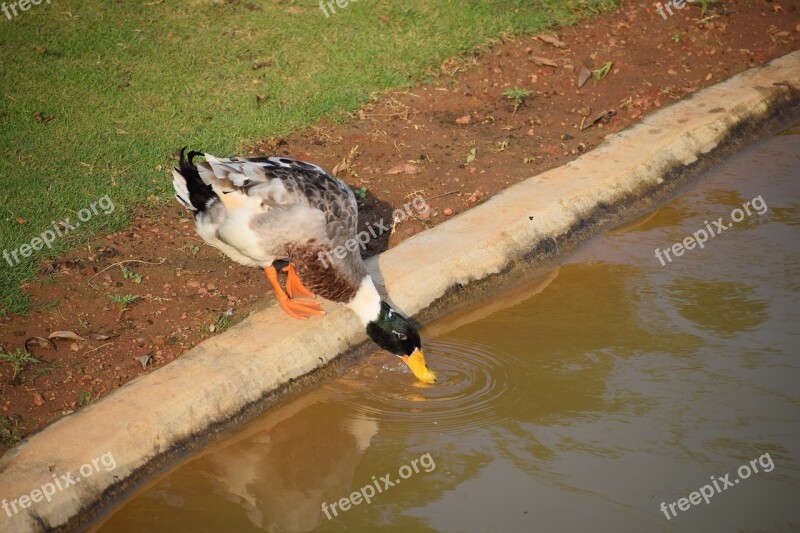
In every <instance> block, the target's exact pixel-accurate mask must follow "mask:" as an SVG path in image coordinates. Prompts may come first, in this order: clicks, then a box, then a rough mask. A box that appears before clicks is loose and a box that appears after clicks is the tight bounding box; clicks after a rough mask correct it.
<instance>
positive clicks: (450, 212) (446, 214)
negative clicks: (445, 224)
mask: <svg viewBox="0 0 800 533" xmlns="http://www.w3.org/2000/svg"><path fill="white" fill-rule="evenodd" d="M442 213H444V216H446V217H449V216H450V215H452V214H453V210H452V209H450V208H449V207H445V208H444V210H443V211H442Z"/></svg>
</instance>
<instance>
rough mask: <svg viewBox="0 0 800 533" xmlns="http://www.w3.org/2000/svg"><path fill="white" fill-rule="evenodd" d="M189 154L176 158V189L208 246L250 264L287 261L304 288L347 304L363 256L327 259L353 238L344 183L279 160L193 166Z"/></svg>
mask: <svg viewBox="0 0 800 533" xmlns="http://www.w3.org/2000/svg"><path fill="white" fill-rule="evenodd" d="M194 154H196V153H195V152H192V153H190V154H189V156H190V157H189V160H186V159H185V158H184V157H183V153H182V154H181V164H180V168H177V169H175V173H174V175H175V181H174V185H175V190H176V194H177V197H178V200H180V201H181V203H183V204H184V205H185V206H186V207H187V208H189V209H191V210H193V211H194V212H195V213H194V216H195V225H196V227H197V232H198V234H200V236H201V237H203V239H204V240H205V241H206V242H208V243H209V244H211V245H212V246H215V247H216V248H218V249H220V250H221V251H223V252H224V253H225V254H226V255H228V256H229V257H231V258H232V259H233V260H235V261H237V262H239V263H242V264H245V265H250V266H261V267H266V266H269V265H270V264H272V262H273V261H274V260H276V259H283V258H286V257H288V258H289V260H290V261H291V262H292V264H294V266H295V270H296V271H297V274H298V277H299V278H300V280H301V281H302V282H303V284H304V285H305V286H306V287H307V288H308V289H309V290H311V291H313V292H314V293H316V294H317V295H319V296H322V297H323V298H327V299H329V300H333V301H337V302H348V301H350V300H351V299H352V298H353V296H354V295H355V293H356V291H357V290H358V287H359V283H360V282H361V280H362V279H363V278H364V276H365V275H366V269H365V268H364V263H363V260H362V259H361V254H360V253H359V250H358V249H356V250H355V251H349V250H348V251H346V254H344V257H343V258H339V257H337V256H336V255H335V254H334V253H333V251H334V250H336V249H337V247H340V246H341V247H344V246H345V245H346V244H347V242H348V241H349V240H350V239H355V234H356V227H357V224H358V205H357V204H356V199H355V195H354V194H353V191H352V190H351V189H350V187H348V186H347V184H345V183H344V182H342V181H341V180H338V179H336V178H334V177H332V176H330V175H329V174H328V173H327V172H325V171H324V170H323V169H322V168H320V167H318V166H317V165H313V164H311V163H305V162H302V161H296V160H293V159H288V158H285V157H255V158H243V157H236V158H228V159H223V158H216V157H214V156H212V155H209V154H206V155H205V157H206V161H204V162H201V163H198V164H197V165H196V166H195V165H194V164H193V163H192V161H191V159H192V156H193V155H194ZM209 187H210V190H209ZM198 204H199V205H198ZM351 247H352V245H351ZM341 250H342V249H341V248H340V254H339V255H342V252H341Z"/></svg>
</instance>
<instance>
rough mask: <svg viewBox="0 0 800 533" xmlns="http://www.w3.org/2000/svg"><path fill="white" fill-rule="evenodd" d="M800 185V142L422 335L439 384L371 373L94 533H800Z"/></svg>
mask: <svg viewBox="0 0 800 533" xmlns="http://www.w3.org/2000/svg"><path fill="white" fill-rule="evenodd" d="M798 169H800V128H798V127H795V128H793V129H792V130H789V131H787V132H785V133H784V134H783V135H778V136H775V137H772V138H770V139H768V140H766V141H764V142H762V143H760V144H759V145H756V146H754V147H751V148H749V149H747V150H746V151H745V152H743V153H741V154H739V155H738V156H736V157H734V158H732V159H731V160H729V161H728V162H726V163H725V164H724V165H721V166H720V167H718V168H717V169H715V170H714V171H713V172H711V173H709V175H707V176H706V177H705V178H704V179H703V180H701V181H699V182H698V183H697V184H695V185H694V186H693V187H692V188H690V189H689V190H687V191H686V192H685V193H684V194H682V195H681V196H680V197H679V198H677V199H675V200H673V201H672V202H670V203H668V204H666V205H664V206H663V207H661V208H660V209H658V210H657V211H655V212H654V213H651V214H649V215H647V216H646V217H644V218H642V219H640V220H637V221H635V222H632V223H630V224H627V225H626V226H624V227H621V228H617V229H615V230H613V231H611V232H609V233H607V234H606V235H604V236H602V237H600V238H598V239H595V240H593V241H592V242H590V243H588V244H587V245H586V246H584V247H582V248H581V249H580V250H579V251H578V252H577V253H576V254H574V255H572V256H571V257H569V258H568V259H567V260H566V261H565V262H564V263H563V264H562V265H561V266H560V267H559V268H558V269H557V270H554V271H552V272H550V273H549V274H547V275H546V276H543V277H542V278H540V279H536V280H532V281H531V282H530V283H528V284H527V285H525V286H523V287H520V288H518V289H516V290H514V291H512V292H510V293H506V294H501V295H498V296H496V297H494V298H492V299H491V300H490V301H486V302H482V303H481V304H480V305H478V306H473V307H471V308H468V309H464V310H461V311H459V312H457V313H454V314H453V315H452V316H449V317H446V318H444V319H442V320H439V321H437V322H435V323H433V324H431V325H430V326H428V327H427V330H426V332H425V338H426V346H427V348H426V352H427V353H428V359H429V363H430V365H431V366H432V367H433V368H434V369H436V370H437V371H438V372H439V377H440V383H439V384H437V385H435V386H427V385H422V384H419V383H417V382H415V381H414V379H413V377H412V376H411V375H410V374H409V373H408V371H407V370H406V369H405V368H404V367H403V366H402V364H400V361H399V360H396V359H395V358H394V357H393V356H390V355H387V354H376V355H374V356H371V357H368V358H366V359H364V360H362V361H361V362H359V364H357V365H356V366H355V367H352V368H350V369H348V370H347V371H346V372H345V373H344V374H343V375H341V376H340V377H339V378H337V379H335V380H334V381H331V382H328V383H325V384H323V385H321V386H320V387H319V388H317V389H315V390H313V391H310V392H309V393H307V394H304V395H302V396H300V397H298V398H295V399H293V400H292V401H290V402H288V403H286V404H284V405H282V406H280V407H278V408H276V409H273V410H271V411H270V412H268V413H265V414H264V415H262V416H261V417H260V418H259V419H257V420H255V421H253V422H252V423H250V424H248V425H247V426H245V427H243V428H241V429H240V430H239V431H237V432H236V433H235V434H233V435H232V436H230V437H228V438H227V439H225V440H224V441H222V442H220V443H217V444H215V445H213V446H211V447H209V448H208V449H206V450H205V451H203V452H202V453H199V454H197V455H196V456H193V457H190V458H188V459H187V460H186V461H184V462H183V463H181V464H180V465H178V466H177V467H175V468H173V469H172V470H171V471H169V472H167V473H166V474H163V475H161V476H159V477H158V478H157V479H154V480H151V481H150V482H149V483H148V484H147V485H146V486H144V487H142V488H141V489H140V490H139V492H138V493H137V494H136V495H134V496H133V497H132V498H130V499H129V500H128V501H127V502H126V503H124V504H123V505H122V506H120V507H118V508H117V509H116V510H114V511H112V513H111V514H110V515H108V516H106V517H104V522H103V523H102V524H99V525H97V526H96V528H95V530H96V531H102V532H175V531H193V532H199V531H209V532H217V531H220V532H222V531H235V532H247V531H270V532H302V531H398V532H401V531H402V532H405V531H448V532H449V531H453V532H455V531H468V532H473V531H474V532H494V531H539V530H541V531H587V530H591V531H662V530H663V531H666V530H675V529H677V530H681V531H700V530H703V531H733V530H767V531H781V530H792V529H794V530H797V528H799V527H800V507H799V506H798V502H800V469H799V468H798V460H799V459H800V424H799V422H800V387H799V386H798V384H799V383H800V328H798V323H799V322H800V320H799V319H800V276H798V272H799V271H800V267H798V264H800V234H799V233H798V226H800V180H798V177H800V171H799V170H798ZM754 199H755V200H754ZM759 199H760V200H759ZM747 202H750V204H748V206H747V207H746V208H743V206H744V205H745V204H746V203H747ZM736 209H742V211H741V214H740V213H739V212H736V211H735V210H736ZM748 210H749V211H750V214H749V215H748V214H747V211H748ZM732 216H733V217H734V218H738V219H740V220H739V221H734V220H732V218H731V217H732ZM719 217H722V219H723V220H722V221H721V223H722V225H723V226H725V227H726V229H725V230H724V231H721V233H719V234H718V235H715V236H713V237H712V236H710V234H709V237H708V239H707V241H706V242H705V243H703V247H702V248H700V247H698V245H697V244H695V246H694V247H693V248H692V249H690V250H689V249H685V250H684V251H683V252H682V253H681V255H680V256H675V254H674V252H673V251H672V250H670V257H671V258H672V261H671V262H670V261H667V260H666V258H665V259H664V263H665V264H664V265H662V264H661V263H660V261H659V260H658V259H657V257H656V255H655V250H656V249H657V248H658V249H660V250H662V256H663V250H664V249H665V248H668V247H672V245H673V243H678V242H682V241H684V239H686V237H687V236H691V235H693V234H694V233H695V232H698V231H699V230H701V229H705V230H706V233H710V232H709V230H712V231H714V232H715V233H716V232H717V231H720V230H718V229H717V226H716V225H715V224H714V222H713V221H714V220H718V218H719ZM706 221H707V222H706ZM702 238H703V235H702V233H697V239H702ZM689 244H690V243H689ZM678 251H680V250H679V249H678ZM745 464H746V465H747V466H746V467H742V465H745ZM756 470H757V472H756ZM387 475H388V476H387ZM726 475H727V477H726ZM390 485H391V486H390ZM367 487H369V488H367ZM701 491H704V492H705V495H706V496H705V497H704V496H703V494H701ZM354 492H358V494H359V495H358V496H351V494H353V493H354ZM693 492H697V495H696V496H693V495H692V493H693ZM370 493H373V494H372V495H371V494H370ZM348 497H350V498H351V501H350V502H346V501H345V502H343V501H341V500H342V499H343V498H348ZM367 497H369V499H370V502H371V503H368V502H367V501H365V499H366V498H367ZM682 498H686V500H681V499H682ZM690 498H691V499H693V500H694V502H699V503H696V504H695V503H694V502H693V501H692V500H691V499H690ZM706 499H707V501H708V503H706ZM662 502H663V503H664V506H663V508H662ZM356 503H357V505H355V504H356ZM323 504H325V508H324V509H323ZM670 504H672V506H671V509H670ZM334 505H335V507H334ZM682 508H683V509H685V510H682ZM328 516H330V518H328ZM667 516H669V517H670V518H669V519H667Z"/></svg>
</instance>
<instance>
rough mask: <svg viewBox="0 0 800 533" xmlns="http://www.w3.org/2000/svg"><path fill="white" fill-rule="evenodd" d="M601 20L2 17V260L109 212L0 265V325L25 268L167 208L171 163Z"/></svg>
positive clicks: (517, 3) (356, 11) (410, 15)
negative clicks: (504, 44)
mask: <svg viewBox="0 0 800 533" xmlns="http://www.w3.org/2000/svg"><path fill="white" fill-rule="evenodd" d="M340 1H341V0H340ZM335 6H336V4H335V2H334V7H335ZM613 7H614V0H574V1H564V0H541V1H538V2H531V1H529V0H482V1H477V0H475V1H471V0H470V1H456V0H435V1H431V0H404V1H403V2H397V1H390V0H360V1H358V2H355V3H352V4H351V5H349V6H348V7H346V8H345V9H340V8H336V11H337V12H336V13H335V14H333V15H331V16H329V17H328V18H326V16H325V15H324V14H323V12H322V10H321V9H320V7H319V4H318V2H315V1H313V0H308V1H304V0H303V1H292V0H227V1H223V0H185V1H178V0H162V1H159V0H153V1H147V0H137V1H135V2H122V1H116V2H109V1H101V0H81V1H78V0H74V1H73V0H51V3H49V4H48V3H47V0H43V1H42V2H41V4H40V5H31V6H30V7H29V9H28V10H27V11H24V12H23V11H20V10H19V8H17V11H18V15H17V16H16V17H13V13H11V12H10V11H9V12H10V13H11V14H12V19H11V20H9V19H8V18H7V17H6V16H5V15H3V14H2V12H0V51H1V52H2V55H0V86H2V99H0V154H1V156H0V184H1V185H2V191H3V194H2V195H1V196H0V221H1V222H0V254H2V252H3V251H4V250H5V251H9V252H10V251H12V250H18V249H19V247H20V246H22V245H23V244H25V243H31V242H32V239H33V238H34V237H36V236H38V235H39V234H41V233H42V232H44V231H45V230H48V229H52V226H53V224H52V222H59V221H62V220H64V219H66V218H67V217H69V220H70V224H71V225H74V223H75V222H76V221H77V220H78V217H79V214H81V213H83V214H84V215H86V214H87V213H89V212H90V211H85V210H84V211H81V210H82V209H83V208H89V207H90V205H91V204H92V203H97V202H98V200H99V199H100V198H103V197H104V196H106V195H108V197H109V199H110V201H111V202H113V205H114V207H115V209H114V210H113V212H112V213H111V214H108V215H106V214H104V213H105V211H108V209H105V210H103V209H96V211H97V213H96V214H94V213H92V215H91V217H84V218H87V220H85V221H84V222H82V223H81V225H80V227H79V228H76V229H75V230H74V231H70V232H69V233H68V234H67V235H66V236H64V237H63V238H56V239H55V242H54V243H53V245H52V248H47V247H43V249H42V250H40V251H33V253H32V255H31V256H30V257H22V256H21V255H18V258H19V259H20V262H19V264H13V263H16V261H15V260H14V258H13V256H10V255H9V257H11V259H10V261H11V263H12V264H13V266H12V265H10V264H9V261H8V260H6V259H4V258H2V257H0V314H3V313H9V312H16V313H24V312H26V310H27V309H28V301H27V298H26V296H25V295H24V294H23V293H22V292H20V290H19V284H20V283H22V282H23V281H25V280H27V279H30V278H32V277H33V276H34V274H35V272H36V260H37V259H41V258H44V257H46V256H52V255H56V254H58V253H62V252H64V251H65V250H67V249H69V248H70V247H73V246H76V245H80V244H82V243H85V242H86V241H87V240H88V239H89V238H90V237H91V236H92V235H93V234H95V233H97V232H107V231H114V230H116V229H119V228H120V227H122V226H124V225H125V222H126V218H127V216H129V214H130V213H131V209H132V208H134V207H135V206H136V205H139V204H141V203H143V202H147V201H151V202H166V201H170V199H171V198H172V192H171V185H170V176H169V167H170V164H171V160H170V159H169V157H170V154H171V153H172V152H173V151H174V150H175V149H176V148H178V147H181V146H184V145H189V146H191V147H194V148H196V149H198V148H199V149H203V150H206V151H210V152H214V153H219V154H230V153H233V152H236V151H237V150H239V149H241V148H242V147H243V145H245V144H247V143H248V142H252V141H255V140H258V139H264V138H266V137H269V136H281V135H285V134H287V133H289V132H291V131H295V130H298V129H302V128H306V127H308V126H309V125H311V124H313V123H314V122H315V121H317V120H318V119H319V118H320V117H323V116H329V117H331V118H333V119H334V120H336V119H337V118H341V117H344V116H346V115H347V113H348V112H351V111H353V110H355V109H357V108H358V105H359V103H361V102H363V101H365V100H366V99H368V98H369V97H370V95H371V94H373V93H375V92H376V91H381V90H385V89H388V88H396V87H404V86H408V85H410V84H413V83H417V82H421V81H422V82H424V81H425V79H426V73H427V72H429V71H430V70H429V69H431V68H432V69H433V71H438V65H440V64H441V62H442V61H443V60H444V59H445V58H447V57H451V56H454V55H459V54H465V53H469V52H472V51H473V50H475V48H476V47H477V46H480V45H483V44H486V43H487V42H489V41H490V40H491V39H492V38H496V37H497V36H498V35H500V34H501V32H505V33H507V34H520V33H528V32H537V31H541V30H543V29H546V28H548V27H553V26H557V25H566V24H570V23H573V22H575V21H576V20H577V19H578V18H580V17H583V16H589V15H593V14H595V13H596V12H599V11H601V10H603V9H610V8H613ZM259 62H260V63H262V64H263V65H264V66H262V67H261V68H257V69H254V63H259ZM257 95H267V99H266V100H265V101H262V102H259V103H257V102H256V96H257ZM50 117H52V119H50V120H49V121H48V119H49V118H50ZM148 197H149V198H150V200H148ZM154 197H155V198H154ZM105 205H108V203H107V202H105ZM34 244H36V243H35V242H34ZM38 245H39V246H40V247H41V242H39V243H38ZM26 251H28V252H30V250H28V249H27V248H26Z"/></svg>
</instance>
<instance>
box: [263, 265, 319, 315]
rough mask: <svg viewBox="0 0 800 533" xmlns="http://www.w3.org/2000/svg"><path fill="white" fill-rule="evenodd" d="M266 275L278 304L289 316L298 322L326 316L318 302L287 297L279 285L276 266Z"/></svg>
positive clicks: (266, 271) (268, 270) (269, 269)
mask: <svg viewBox="0 0 800 533" xmlns="http://www.w3.org/2000/svg"><path fill="white" fill-rule="evenodd" d="M264 273H265V274H266V275H267V279H268V280H269V282H270V284H271V285H272V289H273V290H274V291H275V296H276V297H277V298H278V304H280V306H281V309H283V310H284V312H285V313H286V314H287V315H289V316H290V317H292V318H296V319H298V320H307V319H308V318H309V317H311V316H313V315H324V314H325V311H323V310H322V307H321V306H320V305H319V304H318V303H317V302H298V301H296V300H292V299H290V298H289V297H288V296H286V293H285V292H283V289H282V288H281V285H280V283H278V272H277V271H276V270H275V267H274V266H268V267H267V268H265V269H264Z"/></svg>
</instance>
